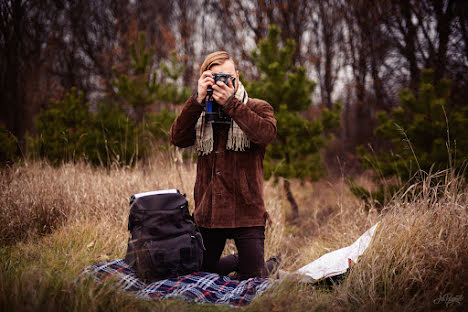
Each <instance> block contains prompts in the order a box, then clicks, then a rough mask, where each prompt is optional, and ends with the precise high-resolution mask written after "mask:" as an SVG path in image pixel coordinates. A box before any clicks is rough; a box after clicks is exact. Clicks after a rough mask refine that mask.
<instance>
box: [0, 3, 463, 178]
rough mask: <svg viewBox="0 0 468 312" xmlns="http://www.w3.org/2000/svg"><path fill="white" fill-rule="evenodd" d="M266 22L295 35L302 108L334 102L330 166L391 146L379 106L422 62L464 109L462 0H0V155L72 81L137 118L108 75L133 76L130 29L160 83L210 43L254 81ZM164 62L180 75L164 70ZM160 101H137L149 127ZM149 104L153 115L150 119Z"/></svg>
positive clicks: (414, 76) (184, 71)
mask: <svg viewBox="0 0 468 312" xmlns="http://www.w3.org/2000/svg"><path fill="white" fill-rule="evenodd" d="M272 24H274V25H277V27H278V28H279V29H281V32H280V35H279V36H280V37H281V40H282V42H286V41H287V40H288V39H291V40H292V41H293V42H294V43H295V46H296V49H295V50H294V53H293V54H292V56H291V60H292V61H291V62H292V63H291V64H292V66H294V67H302V68H303V69H304V74H305V77H306V78H307V79H308V80H310V81H313V82H314V83H315V84H316V87H315V89H314V91H313V92H312V93H311V94H310V100H311V103H313V104H311V105H310V106H309V107H308V108H307V109H306V110H305V111H302V112H301V113H300V114H301V116H303V117H304V118H306V119H307V120H308V121H312V120H315V119H318V118H320V115H321V111H322V110H323V109H324V108H327V109H328V110H334V109H335V106H336V104H335V103H339V102H341V103H343V108H342V114H341V128H339V129H337V130H335V131H334V132H333V134H334V136H335V140H334V141H333V142H332V143H331V144H330V145H329V146H328V147H327V148H326V149H325V151H324V154H323V156H324V158H323V159H324V165H325V169H326V170H327V171H328V172H332V173H335V174H337V173H340V171H344V174H353V173H356V172H359V171H360V170H362V167H361V164H360V162H359V156H358V154H357V153H356V147H358V146H361V145H362V146H364V147H372V149H373V150H374V151H376V152H378V153H380V152H386V151H389V150H390V148H391V143H390V142H389V141H388V140H384V139H382V138H381V137H379V136H377V135H375V130H376V129H377V127H379V125H380V122H379V119H378V118H377V115H378V112H385V113H387V114H390V115H389V118H392V119H393V118H394V115H393V114H394V109H395V108H398V107H401V106H402V104H403V103H404V101H402V100H400V96H399V94H400V90H402V89H404V88H408V90H410V91H411V92H412V94H413V96H414V97H415V101H416V102H417V101H419V98H420V96H421V94H420V92H419V89H420V86H421V83H422V81H423V80H422V79H423V74H422V72H423V70H425V69H431V70H432V72H433V85H434V86H437V85H439V82H440V81H444V79H449V80H450V81H451V84H450V85H449V86H448V90H447V94H446V95H444V99H445V100H444V101H446V102H447V104H446V105H445V106H444V107H445V108H446V109H447V111H452V110H456V111H460V112H461V111H463V109H462V108H463V107H467V106H468V102H467V100H466V99H467V98H468V79H467V78H468V6H467V5H466V1H463V0H421V1H416V0H410V1H390V0H377V1H372V2H369V1H364V0H346V1H345V0H330V1H324V0H312V1H299V0H232V1H225V0H221V1H220V0H216V1H215V0H193V1H188V0H175V1H151V0H112V1H111V0H96V1H70V0H60V1H51V0H34V1H33V0H5V1H1V2H0V126H1V127H2V136H1V137H2V141H5V142H7V144H4V146H5V147H7V146H8V151H2V155H1V157H2V159H12V158H14V155H13V154H16V155H21V153H22V151H23V152H24V149H25V137H26V136H25V135H26V133H31V134H32V135H40V133H39V132H38V127H36V126H35V123H34V120H35V119H36V117H37V116H38V114H39V112H40V110H41V109H47V108H52V107H53V105H55V104H52V103H54V101H64V99H66V94H67V93H69V92H70V90H71V88H72V87H76V90H78V91H77V92H82V96H83V103H88V105H89V110H90V111H91V112H93V113H98V112H99V109H101V110H102V108H99V107H101V106H102V105H101V104H102V103H103V102H106V103H108V104H109V103H110V104H109V105H114V106H118V105H120V108H119V109H120V110H122V112H123V113H124V114H125V116H126V118H130V119H132V118H133V119H134V120H135V121H133V122H136V124H139V121H140V117H138V118H136V116H137V115H138V114H139V113H137V110H135V109H134V106H132V105H131V104H129V103H128V101H127V100H128V99H127V100H126V98H125V96H123V95H122V94H121V93H119V92H120V91H119V88H118V87H117V86H116V85H115V84H114V83H113V81H118V79H119V74H120V75H128V77H135V75H137V73H136V72H135V69H134V68H132V57H131V53H129V51H130V44H131V42H136V41H137V39H138V36H139V33H140V32H143V33H144V34H145V38H146V41H145V43H144V46H145V49H150V47H151V46H152V47H153V51H152V52H153V53H152V54H151V56H150V57H149V58H148V60H147V63H148V64H147V65H148V72H147V73H151V74H150V75H151V77H150V78H151V79H153V77H154V76H152V75H153V74H154V75H156V77H157V82H158V83H160V84H163V85H169V84H172V85H173V86H177V87H180V88H181V89H180V90H182V89H183V88H185V89H184V90H193V88H194V86H195V84H196V81H197V78H198V70H199V64H200V63H201V62H202V60H203V58H204V57H205V56H206V54H208V53H209V52H212V51H214V50H219V49H225V50H227V51H229V52H230V53H231V54H232V55H233V56H234V58H235V59H236V61H237V64H238V69H239V70H240V72H241V73H243V79H244V80H245V81H246V82H247V81H259V80H261V79H263V78H262V75H264V74H265V72H264V71H262V69H261V68H260V67H259V66H258V63H257V61H256V60H255V58H254V56H253V55H252V53H251V52H252V51H253V50H255V49H256V48H258V47H259V44H260V42H261V41H262V40H263V39H265V38H266V37H267V35H268V29H269V25H272ZM175 60H176V61H175ZM162 64H166V65H168V66H169V65H170V66H172V68H174V69H175V72H179V73H178V74H176V75H175V76H174V75H172V74H171V73H169V72H168V71H167V70H165V67H164V66H162ZM171 64H172V65H171ZM170 66H169V67H170ZM113 69H114V70H113ZM166 69H167V67H166ZM166 89H167V90H168V89H169V88H166ZM166 89H164V90H166ZM410 91H408V92H410ZM185 92H188V91H185ZM183 94H188V93H183ZM259 96H260V95H259ZM265 96H266V95H265ZM181 97H182V96H181ZM170 98H172V99H173V101H171V100H168V97H163V96H160V97H155V98H154V99H153V103H152V104H148V105H147V106H146V109H145V113H146V110H148V111H150V112H152V113H155V114H156V115H155V116H153V117H152V118H149V119H148V120H155V118H156V120H157V121H156V123H153V125H152V129H153V130H152V131H156V132H157V131H160V130H161V129H160V127H159V126H157V125H159V124H161V125H163V124H168V123H169V122H168V121H167V119H170V118H172V117H170V116H174V113H175V112H176V111H177V109H178V108H177V106H176V105H174V104H176V102H180V101H182V100H181V98H178V99H176V98H174V97H170ZM51 99H52V100H53V101H51ZM163 109H164V110H163ZM277 109H279V108H277ZM159 112H163V115H159V117H156V116H158V115H157V114H159ZM277 113H278V111H277ZM141 114H143V113H141ZM164 114H166V115H164ZM171 114H172V115H171ZM379 114H382V113H379ZM164 116H166V117H164ZM158 118H159V119H158ZM462 125H463V126H464V124H463V123H462ZM401 126H402V127H403V125H401ZM161 127H162V126H161ZM148 128H151V127H148ZM159 133H164V131H162V132H161V131H160V132H159ZM410 139H411V140H413V139H412V138H410ZM15 145H16V148H15V147H14V146H15ZM12 155H13V156H12ZM458 156H460V157H461V158H460V159H466V155H459V154H458Z"/></svg>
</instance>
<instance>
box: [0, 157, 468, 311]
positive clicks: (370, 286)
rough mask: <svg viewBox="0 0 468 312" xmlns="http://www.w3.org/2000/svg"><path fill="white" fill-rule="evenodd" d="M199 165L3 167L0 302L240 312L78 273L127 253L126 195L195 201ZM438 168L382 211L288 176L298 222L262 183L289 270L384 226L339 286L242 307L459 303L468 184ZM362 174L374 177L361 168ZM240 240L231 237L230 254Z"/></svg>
mask: <svg viewBox="0 0 468 312" xmlns="http://www.w3.org/2000/svg"><path fill="white" fill-rule="evenodd" d="M195 172H196V168H195V166H194V165H193V164H182V162H181V161H176V162H174V161H164V160H161V159H154V160H151V161H149V162H147V163H146V164H145V165H139V166H138V167H137V168H134V169H122V168H112V169H104V168H93V167H90V166H87V165H85V164H65V165H62V166H61V167H58V168H54V167H51V166H49V165H47V164H46V163H43V162H34V163H23V164H20V165H15V166H13V167H10V168H3V169H1V171H0V185H1V188H0V192H1V197H2V201H1V204H0V242H1V248H0V260H1V268H0V310H2V311H42V310H44V311H88V312H91V311H230V310H234V311H237V309H231V308H229V307H225V306H214V305H199V304H194V303H187V302H183V301H180V300H163V301H153V302H148V301H141V300H136V299H135V298H133V297H132V296H131V295H128V294H126V293H123V292H121V291H119V290H118V289H117V288H116V286H115V285H114V284H113V283H112V281H109V282H106V283H102V284H97V283H94V282H92V281H91V280H87V279H79V278H77V277H78V275H79V272H80V271H81V270H82V269H83V268H84V267H86V266H88V265H91V264H94V263H97V262H100V261H105V260H111V259H116V258H121V257H123V256H124V254H125V251H126V247H127V238H128V232H127V221H128V212H129V207H128V201H129V197H130V195H132V194H134V193H139V192H143V191H148V190H156V189H166V188H178V189H180V190H181V192H182V193H186V194H187V197H188V199H189V202H190V204H191V207H192V208H193V185H194V180H195ZM440 174H442V175H443V174H444V173H440ZM431 178H432V177H428V178H427V179H426V180H425V181H423V182H421V184H419V185H413V186H411V187H410V188H408V193H407V194H406V195H408V194H411V195H412V196H398V197H397V198H395V200H393V201H392V202H391V203H389V204H388V205H387V206H385V207H384V209H383V210H382V212H381V213H377V211H376V210H375V209H373V208H372V207H371V208H370V209H368V208H366V207H365V205H364V203H362V202H360V201H359V200H357V199H356V198H355V197H353V196H352V195H351V193H350V192H349V190H348V188H347V186H346V183H345V182H344V180H343V179H340V178H335V179H330V180H322V181H320V182H316V183H308V182H307V183H304V184H301V183H299V182H298V181H293V185H292V186H293V192H294V194H295V196H296V197H297V201H298V203H299V205H300V215H301V217H300V220H299V221H297V222H295V223H292V222H290V221H289V220H288V214H289V211H288V204H287V202H286V201H285V199H284V196H282V188H281V186H280V185H274V184H273V183H272V182H267V183H266V188H265V199H266V205H267V209H268V210H269V212H270V214H271V216H272V219H273V224H272V226H270V227H268V228H267V239H266V250H265V252H266V255H265V256H266V257H270V256H272V255H278V254H279V255H281V257H282V259H283V264H282V269H283V270H286V271H294V270H296V269H298V268H299V267H301V266H303V265H305V264H307V263H309V262H311V261H312V260H314V259H316V258H318V257H319V256H321V255H323V254H324V253H327V252H329V251H332V250H334V249H337V248H341V247H344V246H347V245H349V244H350V243H352V242H353V241H354V240H355V239H357V238H358V237H359V236H360V235H361V234H362V233H363V232H364V231H365V230H367V229H368V228H370V227H371V226H372V225H374V224H375V223H376V222H378V221H382V224H381V226H380V227H379V231H378V232H377V235H376V237H375V240H374V242H373V244H372V248H370V249H368V250H367V252H366V253H365V254H364V256H363V257H362V259H361V261H360V262H359V263H358V264H357V265H356V266H355V267H354V268H353V269H352V270H351V272H350V273H349V275H348V276H347V277H346V279H344V281H343V282H342V283H341V284H339V285H337V286H335V287H334V288H333V289H324V288H313V287H311V286H310V285H306V284H301V283H299V282H298V281H296V280H294V279H286V280H284V281H282V282H281V283H280V284H279V285H278V286H276V287H274V288H272V289H271V290H269V291H268V292H267V293H266V294H264V295H263V296H262V297H259V298H257V299H256V300H255V301H254V302H253V303H252V304H251V305H249V306H248V307H247V308H246V310H248V311H315V310H324V311H335V310H345V311H348V310H366V311H375V310H380V311H387V310H399V311H426V310H446V309H447V310H461V309H463V304H464V303H465V304H466V300H467V299H466V289H467V287H466V286H467V280H468V273H467V263H468V248H467V247H468V234H467V233H468V208H467V207H468V195H467V189H466V188H463V187H461V186H460V183H459V181H458V180H457V179H455V178H450V177H447V178H446V180H445V182H444V183H443V184H437V185H433V184H434V183H431ZM357 182H359V183H360V184H367V185H371V183H370V182H369V180H368V179H366V178H364V177H357ZM416 190H417V191H416ZM437 194H443V195H442V196H438V195H437ZM409 198H411V199H409ZM233 250H234V247H233V245H232V243H230V244H228V246H227V248H226V250H225V252H226V253H230V252H232V251H233Z"/></svg>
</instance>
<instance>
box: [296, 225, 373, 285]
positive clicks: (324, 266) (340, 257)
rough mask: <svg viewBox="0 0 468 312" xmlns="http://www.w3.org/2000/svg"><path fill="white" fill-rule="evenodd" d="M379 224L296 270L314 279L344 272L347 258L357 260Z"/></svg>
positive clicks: (346, 266) (355, 261)
mask: <svg viewBox="0 0 468 312" xmlns="http://www.w3.org/2000/svg"><path fill="white" fill-rule="evenodd" d="M379 224H380V222H378V223H377V224H375V225H374V226H373V227H371V228H370V229H369V230H367V231H366V232H365V233H364V234H362V235H361V237H359V238H358V239H357V240H356V241H355V242H354V243H353V244H352V245H350V246H348V247H344V248H341V249H338V250H335V251H332V252H329V253H327V254H324V255H323V256H321V257H320V258H318V259H317V260H315V261H312V262H311V263H309V264H307V265H305V266H303V267H302V268H300V269H299V270H297V271H296V272H297V273H299V274H305V275H307V276H310V277H312V278H313V279H314V280H320V279H323V278H326V277H331V276H335V275H339V274H342V273H345V272H346V270H347V269H348V268H349V260H348V259H351V260H352V261H353V262H354V263H357V262H358V258H359V257H360V256H361V255H362V254H363V253H364V251H365V250H366V249H367V247H369V244H370V242H371V241H372V237H373V236H374V234H375V230H376V229H377V226H378V225H379Z"/></svg>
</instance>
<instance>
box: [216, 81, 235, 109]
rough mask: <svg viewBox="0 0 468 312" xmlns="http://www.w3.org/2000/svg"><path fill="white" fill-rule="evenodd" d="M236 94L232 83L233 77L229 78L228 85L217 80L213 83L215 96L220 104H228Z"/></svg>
mask: <svg viewBox="0 0 468 312" xmlns="http://www.w3.org/2000/svg"><path fill="white" fill-rule="evenodd" d="M233 94H234V86H233V85H232V81H231V79H228V84H227V85H226V84H225V83H224V82H222V81H218V82H216V84H215V85H213V98H214V99H215V101H216V102H217V103H218V104H219V105H224V104H226V101H227V100H228V99H229V98H230V97H231V96H232V95H233Z"/></svg>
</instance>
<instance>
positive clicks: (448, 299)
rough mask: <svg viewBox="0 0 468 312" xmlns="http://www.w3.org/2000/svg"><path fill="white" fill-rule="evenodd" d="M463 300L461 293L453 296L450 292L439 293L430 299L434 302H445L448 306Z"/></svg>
mask: <svg viewBox="0 0 468 312" xmlns="http://www.w3.org/2000/svg"><path fill="white" fill-rule="evenodd" d="M462 301H463V295H457V296H454V295H452V294H451V293H446V294H442V293H441V294H440V296H439V298H437V299H434V301H432V302H433V303H434V304H439V303H445V307H447V308H448V307H450V306H452V305H455V304H461V303H462Z"/></svg>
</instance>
